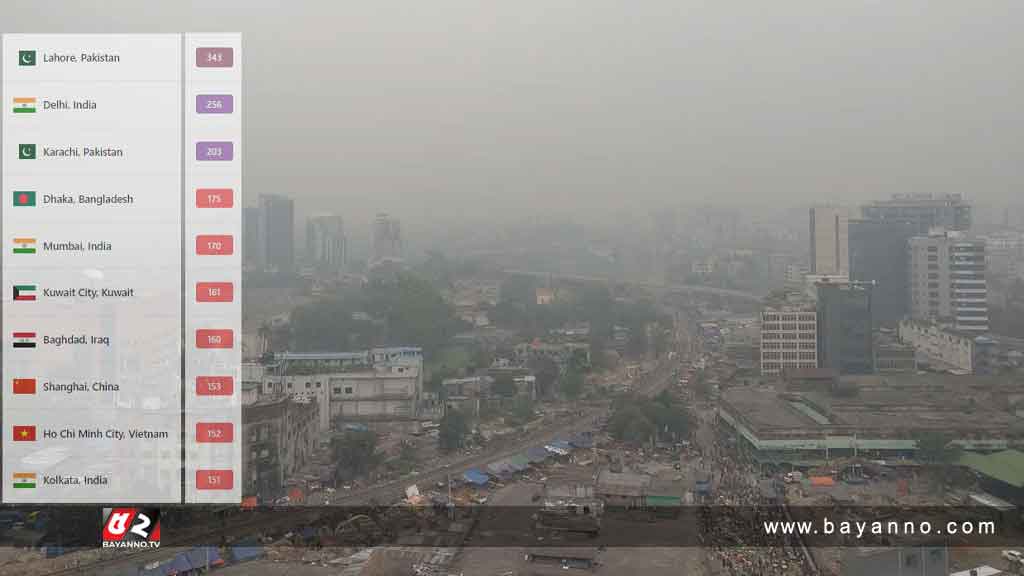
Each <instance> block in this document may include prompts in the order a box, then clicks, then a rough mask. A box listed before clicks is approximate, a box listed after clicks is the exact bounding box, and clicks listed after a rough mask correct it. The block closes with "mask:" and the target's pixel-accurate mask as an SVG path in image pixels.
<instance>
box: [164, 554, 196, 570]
mask: <svg viewBox="0 0 1024 576" xmlns="http://www.w3.org/2000/svg"><path fill="white" fill-rule="evenodd" d="M191 570H192V563H191V562H189V561H188V557H187V556H185V555H184V554H178V555H177V556H175V557H174V560H171V563H170V564H169V565H168V566H167V573H168V574H186V573H188V572H190V571H191Z"/></svg>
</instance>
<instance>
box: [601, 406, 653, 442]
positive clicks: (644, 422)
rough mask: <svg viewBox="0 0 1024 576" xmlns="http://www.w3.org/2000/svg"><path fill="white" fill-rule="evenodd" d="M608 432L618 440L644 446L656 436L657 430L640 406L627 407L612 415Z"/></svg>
mask: <svg viewBox="0 0 1024 576" xmlns="http://www.w3.org/2000/svg"><path fill="white" fill-rule="evenodd" d="M608 430H609V432H611V435H612V437H614V438H615V439H616V440H619V441H622V442H630V443H633V444H642V443H644V442H646V441H647V440H648V439H649V438H650V437H651V436H652V435H654V433H655V431H656V428H655V426H654V423H652V422H651V421H650V420H648V419H647V416H645V415H644V413H643V411H642V410H641V409H640V408H639V407H638V406H634V405H627V406H623V407H621V408H619V409H617V410H616V411H615V413H614V414H612V417H611V419H610V420H609V422H608Z"/></svg>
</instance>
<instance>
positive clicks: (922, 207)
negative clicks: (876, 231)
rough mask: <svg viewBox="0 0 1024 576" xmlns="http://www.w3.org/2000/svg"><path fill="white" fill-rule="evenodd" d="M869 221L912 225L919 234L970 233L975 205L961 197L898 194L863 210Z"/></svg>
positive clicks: (866, 206)
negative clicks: (938, 230) (939, 230)
mask: <svg viewBox="0 0 1024 576" xmlns="http://www.w3.org/2000/svg"><path fill="white" fill-rule="evenodd" d="M861 215H862V216H863V218H864V219H865V220H875V221H882V222H892V221H898V222H912V223H913V224H914V225H915V232H916V233H917V234H920V235H927V234H928V231H929V230H931V229H932V228H945V229H946V230H957V231H961V232H966V231H967V230H969V229H970V228H971V205H970V204H968V203H967V201H966V200H964V198H963V196H962V195H960V194H943V195H934V194H894V195H893V196H892V198H890V199H889V200H878V201H875V202H872V203H870V204H866V205H864V206H862V207H861Z"/></svg>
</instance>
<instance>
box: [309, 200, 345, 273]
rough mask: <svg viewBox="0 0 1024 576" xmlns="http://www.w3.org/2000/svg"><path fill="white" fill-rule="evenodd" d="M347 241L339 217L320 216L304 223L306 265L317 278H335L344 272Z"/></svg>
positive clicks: (311, 217)
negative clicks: (311, 268)
mask: <svg viewBox="0 0 1024 576" xmlns="http://www.w3.org/2000/svg"><path fill="white" fill-rule="evenodd" d="M347 251H348V241H347V239H346V238H345V226H344V223H343V222H342V219H341V216H335V215H333V214H320V215H316V216H310V217H309V220H308V221H307V222H306V263H307V264H308V265H309V266H312V267H313V268H314V269H315V272H316V274H317V275H318V276H321V277H331V278H334V277H337V276H338V275H339V274H341V273H342V272H344V271H345V264H346V262H347V261H348V252H347Z"/></svg>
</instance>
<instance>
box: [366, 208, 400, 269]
mask: <svg viewBox="0 0 1024 576" xmlns="http://www.w3.org/2000/svg"><path fill="white" fill-rule="evenodd" d="M401 257H402V226H401V224H400V223H399V221H398V219H397V218H391V217H390V216H388V215H387V214H384V213H380V214H377V220H376V221H374V223H373V259H374V261H378V262H379V261H381V260H395V259H400V258H401Z"/></svg>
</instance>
